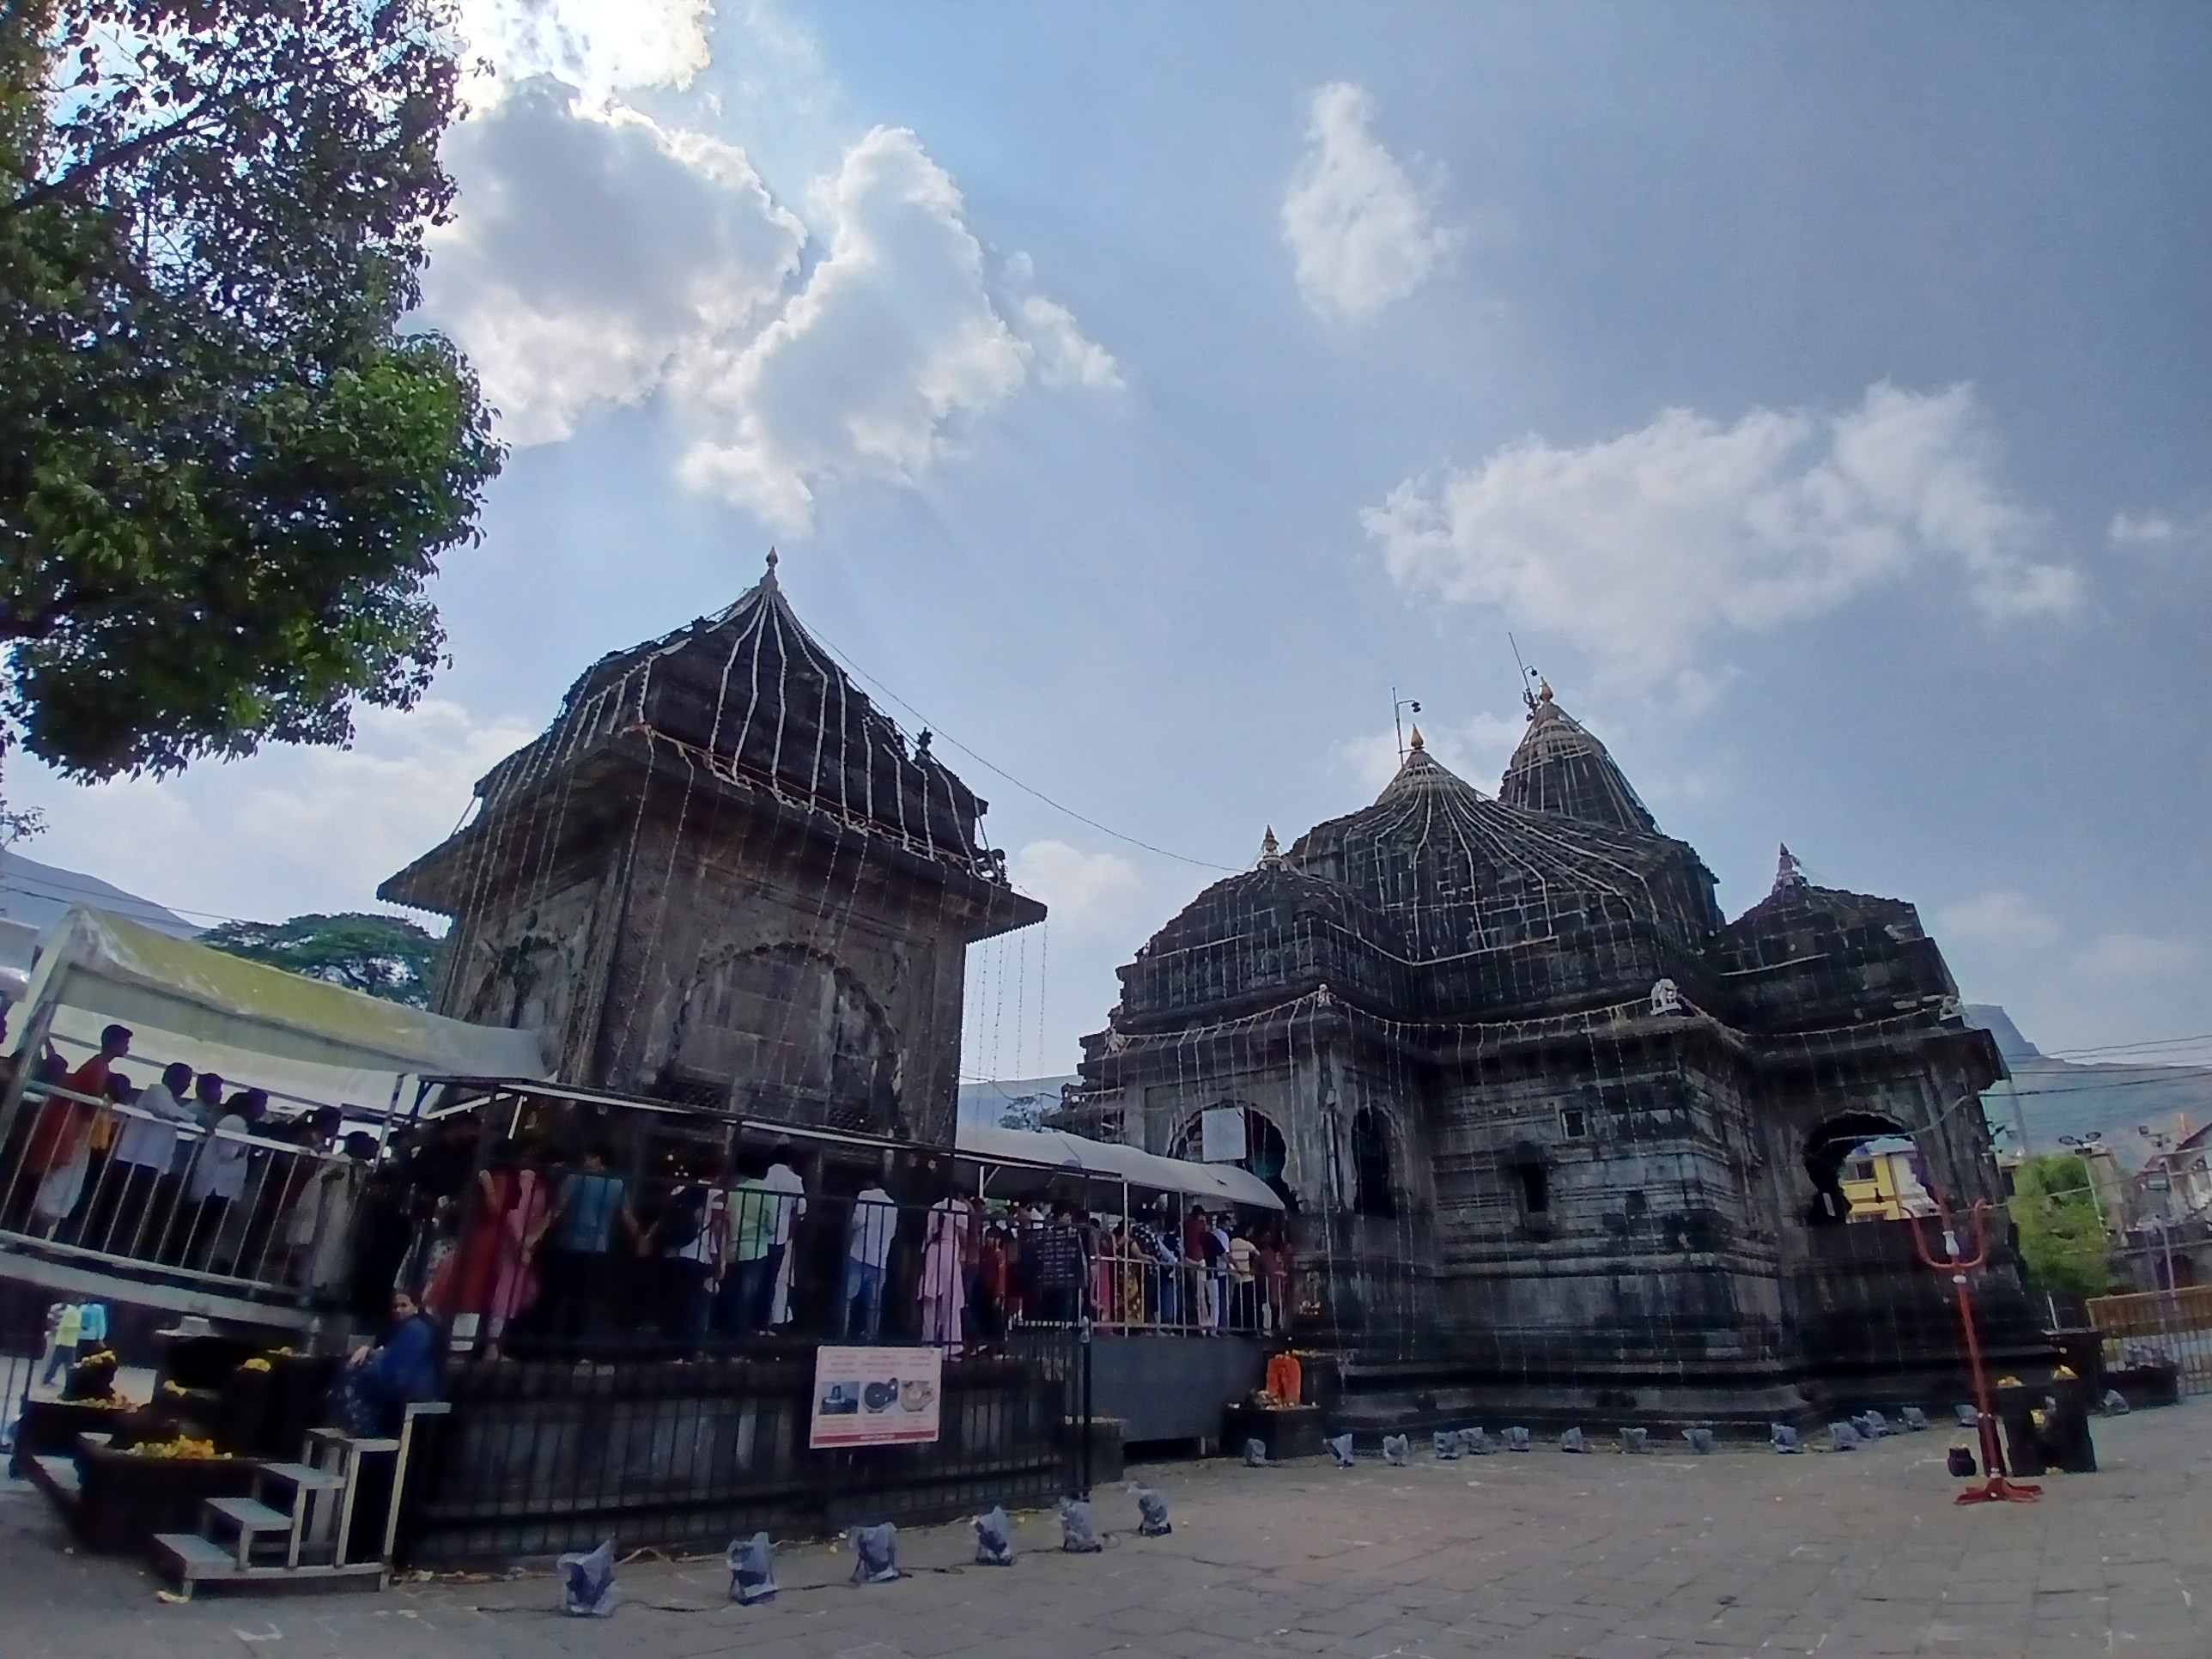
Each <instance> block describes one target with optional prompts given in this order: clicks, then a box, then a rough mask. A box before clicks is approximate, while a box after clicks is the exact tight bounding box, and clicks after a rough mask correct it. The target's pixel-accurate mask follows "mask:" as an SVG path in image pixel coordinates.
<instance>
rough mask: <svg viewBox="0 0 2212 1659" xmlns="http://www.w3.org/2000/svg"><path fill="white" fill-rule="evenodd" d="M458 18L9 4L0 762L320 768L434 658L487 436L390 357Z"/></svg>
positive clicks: (406, 303)
mask: <svg viewBox="0 0 2212 1659" xmlns="http://www.w3.org/2000/svg"><path fill="white" fill-rule="evenodd" d="M453 21H454V20H453V9H452V5H451V3H450V0H9V3H7V4H5V5H4V6H0V752H4V749H5V747H6V746H7V745H9V744H12V743H14V742H15V741H21V743H22V744H24V746H25V747H27V749H28V750H30V751H31V752H32V753H33V754H35V755H38V756H39V757H41V758H42V759H44V760H46V761H47V762H48V763H52V765H54V766H56V767H57V768H58V769H61V770H62V771H63V772H64V773H65V774H67V775H71V776H74V777H77V778H81V779H95V778H102V777H108V776H112V775H116V774H118V773H120V772H137V771H147V770H150V771H153V772H155V773H157V774H158V773H165V772H169V771H173V770H174V769H178V768H179V767H181V766H183V765H185V763H187V762H189V761H191V760H193V759H195V758H197V757H203V756H206V755H243V754H248V753H251V752H252V750H254V749H256V748H257V747H258V745H259V744H262V743H264V742H266V741H270V740H277V741H284V742H295V743H314V744H342V743H343V742H345V741H347V740H348V739H349V737H350V736H351V733H352V723H351V714H352V710H353V708H355V706H356V704H357V703H360V702H368V703H372V704H379V705H383V706H386V707H396V708H404V707H407V706H408V705H410V704H411V703H412V702H414V701H415V699H416V697H418V696H420V695H421V694H422V690H423V689H424V688H425V686H426V685H427V684H428V681H429V679H430V676H431V674H432V672H433V671H434V670H435V668H436V667H437V666H439V665H441V662H442V660H443V653H444V639H443V635H442V634H441V630H440V628H439V623H438V618H437V614H436V612H435V610H434V609H433V607H432V606H431V605H430V603H429V600H428V597H427V595H426V591H425V584H426V582H427V580H428V578H429V577H430V575H431V574H433V573H434V572H435V569H436V566H437V561H438V559H439V557H440V556H441V554H442V553H444V552H445V551H446V550H448V549H450V548H452V547H453V546H455V545H457V544H461V543H463V542H468V541H472V540H473V539H474V538H475V537H476V535H477V528H476V514H477V502H478V499H479V497H480V495H481V493H482V491H483V487H484V485H485V483H487V482H488V481H489V479H490V478H491V477H493V476H494V475H495V473H496V471H498V468H499V465H500V460H501V451H500V449H499V447H498V446H497V445H496V444H495V442H494V441H492V438H491V435H490V427H489V410H487V409H486V407H485V406H484V404H483V399H482V397H481V395H480V393H479V392H478V389H477V383H476V380H475V378H474V376H473V374H471V371H470V369H469V368H468V366H467V364H466V362H465V361H464V360H463V359H462V357H461V356H459V353H458V352H457V351H456V350H455V349H453V346H452V345H450V344H449V343H447V341H445V340H444V339H442V338H441V337H438V336H436V335H433V334H428V333H422V332H412V333H408V332H403V331H401V322H402V319H404V317H405V315H406V313H408V311H409V310H410V307H412V306H413V305H414V304H415V301H416V295H417V278H418V273H419V271H420V270H421V267H422V262H423V236H424V233H425V232H426V230H427V229H428V228H429V227H430V226H432V225H435V224H437V223H440V222H443V221H444V220H445V219H446V218H447V214H448V209H449V207H450V204H451V203H452V200H453V184H452V182H451V180H449V179H447V176H446V174H445V173H444V171H443V170H442V169H441V167H440V165H439V161H438V142H439V138H440V137H441V134H442V132H443V131H444V130H445V128H446V127H447V125H448V124H449V123H450V122H451V121H452V120H453V118H454V117H455V115H456V113H457V112H458V105H457V94H458V87H459V64H457V62H456V60H455V58H454V55H453V46H452V41H453V34H452V33H451V29H452V26H453Z"/></svg>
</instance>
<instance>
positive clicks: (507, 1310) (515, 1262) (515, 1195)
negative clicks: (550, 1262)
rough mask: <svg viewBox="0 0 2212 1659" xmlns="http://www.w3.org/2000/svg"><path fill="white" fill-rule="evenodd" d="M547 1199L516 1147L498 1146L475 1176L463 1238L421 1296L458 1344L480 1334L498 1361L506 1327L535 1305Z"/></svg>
mask: <svg viewBox="0 0 2212 1659" xmlns="http://www.w3.org/2000/svg"><path fill="white" fill-rule="evenodd" d="M476 1200H477V1205H476V1214H475V1216H474V1217H473V1218H471V1221H470V1223H469V1231H468V1237H466V1238H465V1239H463V1240H462V1242H461V1244H460V1247H459V1249H456V1250H455V1251H454V1252H453V1254H452V1255H449V1256H447V1258H446V1260H445V1261H444V1263H443V1264H442V1265H441V1267H440V1268H439V1270H438V1273H437V1275H436V1277H435V1279H433V1280H432V1281H431V1285H430V1288H429V1289H428V1291H427V1292H425V1294H424V1296H423V1298H422V1299H423V1303H424V1304H425V1305H426V1306H428V1308H429V1309H430V1310H431V1311H432V1312H434V1313H435V1314H436V1315H437V1316H439V1317H440V1318H441V1319H444V1320H446V1321H447V1322H448V1323H449V1326H450V1328H451V1329H452V1331H453V1335H454V1337H455V1339H456V1340H466V1339H467V1338H469V1337H471V1336H481V1338H482V1339H483V1344H484V1347H483V1357H484V1358H487V1359H496V1358H499V1357H500V1355H499V1345H500V1340H501V1337H503V1336H504V1335H505V1334H507V1323H508V1322H509V1321H510V1320H512V1319H513V1318H514V1317H515V1316H517V1315H518V1314H520V1313H522V1312H523V1311H524V1310H526V1309H528V1308H529V1307H530V1306H531V1305H532V1304H534V1303H535V1302H536V1301H537V1300H538V1270H537V1257H538V1243H539V1242H540V1241H541V1240H542V1239H543V1238H544V1234H545V1229H546V1226H547V1225H548V1223H549V1222H550V1220H551V1219H552V1208H553V1206H552V1202H551V1200H552V1194H551V1193H550V1190H549V1189H548V1186H547V1183H546V1181H545V1177H544V1176H542V1175H540V1174H539V1173H538V1171H537V1170H533V1169H532V1168H531V1167H530V1165H529V1164H527V1163H526V1162H525V1161H524V1159H523V1158H522V1156H521V1153H520V1151H519V1150H518V1149H517V1148H516V1146H515V1145H514V1143H513V1142H512V1141H502V1142H501V1143H500V1145H499V1146H497V1147H496V1148H495V1150H494V1151H493V1153H492V1156H491V1162H490V1164H489V1167H488V1168H486V1169H483V1170H479V1171H478V1172H477V1192H476Z"/></svg>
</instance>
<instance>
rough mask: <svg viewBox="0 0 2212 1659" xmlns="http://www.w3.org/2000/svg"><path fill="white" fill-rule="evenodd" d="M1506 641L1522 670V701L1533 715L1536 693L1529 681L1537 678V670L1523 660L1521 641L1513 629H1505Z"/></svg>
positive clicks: (1518, 666)
mask: <svg viewBox="0 0 2212 1659" xmlns="http://www.w3.org/2000/svg"><path fill="white" fill-rule="evenodd" d="M1505 643H1506V644H1507V645H1509V646H1510V647H1512V648H1513V665H1514V666H1515V667H1516V668H1517V669H1519V670H1520V671H1521V701H1522V702H1523V703H1525V704H1527V705H1528V713H1529V714H1530V715H1531V716H1532V717H1533V716H1534V714H1535V712H1536V694H1535V693H1534V691H1532V690H1529V689H1528V682H1529V681H1531V680H1533V679H1534V678H1537V675H1536V671H1535V670H1534V669H1533V668H1531V667H1529V666H1528V664H1527V663H1525V662H1523V661H1522V660H1521V643H1520V641H1517V640H1516V639H1515V638H1514V637H1513V630H1512V629H1510V628H1509V629H1506V630H1505Z"/></svg>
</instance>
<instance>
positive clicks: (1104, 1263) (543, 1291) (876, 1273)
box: [0, 1025, 1289, 1358]
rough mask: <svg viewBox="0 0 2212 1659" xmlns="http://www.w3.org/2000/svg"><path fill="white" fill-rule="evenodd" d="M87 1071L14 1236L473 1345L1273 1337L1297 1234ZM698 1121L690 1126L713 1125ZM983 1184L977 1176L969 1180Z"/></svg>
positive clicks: (677, 1138)
mask: <svg viewBox="0 0 2212 1659" xmlns="http://www.w3.org/2000/svg"><path fill="white" fill-rule="evenodd" d="M130 1053H131V1031H130V1030H128V1029H127V1028H125V1027H123V1026H121V1025H113V1026H110V1027H109V1028H108V1029H107V1030H106V1032H104V1033H103V1035H102V1037H101V1041H100V1049H99V1052H98V1053H97V1054H94V1055H93V1056H92V1057H91V1058H90V1059H88V1060H85V1061H84V1062H83V1063H82V1064H81V1065H79V1066H76V1067H74V1068H71V1067H69V1066H66V1065H64V1063H63V1062H62V1061H61V1060H58V1058H57V1057H56V1056H54V1055H53V1054H52V1052H51V1050H49V1051H48V1053H47V1054H45V1055H43V1056H42V1057H41V1059H40V1062H39V1064H40V1073H39V1076H40V1081H41V1082H42V1083H45V1084H46V1085H51V1087H52V1089H53V1090H54V1091H57V1092H52V1093H45V1092H42V1091H33V1093H32V1095H30V1096H28V1097H26V1099H25V1100H24V1102H23V1103H22V1107H21V1110H20V1111H19V1112H18V1114H17V1115H16V1118H15V1121H14V1125H13V1128H12V1130H11V1132H10V1133H9V1138H8V1141H7V1144H6V1146H4V1148H0V1227H5V1228H7V1229H9V1230H11V1231H17V1232H22V1233H27V1234H29V1235H31V1236H33V1237H41V1238H45V1239H48V1240H51V1241H53V1242H55V1243H61V1244H64V1245H75V1246H80V1247H82V1248H86V1249H94V1250H98V1251H102V1252H105V1253H107V1254H110V1255H120V1256H125V1257H129V1258H131V1259H133V1260H137V1261H149V1262H155V1263H159V1264H162V1265H166V1266H173V1267H183V1268H188V1269H191V1270H194V1271H197V1272H203V1273H217V1274H223V1275H228V1276H234V1277H237V1278H240V1279H252V1280H254V1281H257V1282H258V1283H260V1284H262V1285H280V1286H284V1287H288V1288H290V1289H292V1290H294V1291H297V1292H298V1293H300V1294H301V1296H302V1297H306V1298H308V1299H313V1300H317V1301H320V1302H324V1303H326V1304H328V1303H342V1304H346V1305H349V1307H350V1308H351V1310H352V1311H353V1312H354V1313H355V1315H356V1316H357V1318H358V1320H359V1321H360V1322H362V1323H363V1324H365V1325H370V1324H374V1323H376V1322H380V1320H381V1319H382V1318H383V1317H384V1316H385V1315H386V1312H387V1310H389V1309H390V1307H391V1305H392V1297H393V1296H394V1294H395V1293H398V1294H404V1295H405V1296H407V1297H409V1298H410V1302H411V1304H413V1305H415V1306H416V1308H417V1309H418V1310H419V1312H420V1314H422V1315H423V1316H428V1317H430V1318H433V1319H435V1321H436V1322H438V1323H439V1325H440V1326H441V1328H443V1329H444V1330H445V1331H446V1333H447V1336H448V1339H449V1340H451V1341H452V1343H453V1346H454V1347H455V1348H456V1350H457V1351H459V1352H470V1353H473V1354H474V1355H475V1356H477V1357H478V1358H498V1357H500V1356H501V1355H502V1354H504V1353H506V1352H510V1351H517V1352H540V1353H550V1352H560V1353H586V1352H594V1351H611V1350H619V1349H624V1348H641V1347H650V1348H653V1349H654V1350H656V1351H659V1352H675V1353H678V1354H679V1355H683V1356H696V1355H698V1354H701V1353H702V1352H707V1351H708V1350H710V1349H714V1350H720V1349H726V1348H727V1347H730V1346H734V1345H737V1344H738V1343H741V1342H744V1341H745V1340H750V1339H755V1338H758V1337H762V1336H764V1335H774V1334H797V1335H803V1336H805V1337H808V1338H811V1339H817V1340H833V1341H834V1340H848V1341H858V1342H875V1341H879V1340H886V1339H889V1340H918V1341H922V1342H927V1343H931V1344H936V1345H940V1346H945V1347H947V1348H951V1349H954V1350H958V1349H961V1348H963V1347H967V1346H974V1345H979V1344H980V1345H986V1346H989V1345H995V1344H999V1343H1001V1342H1003V1341H1004V1340H1006V1337H1007V1335H1008V1334H1009V1332H1011V1331H1012V1330H1013V1329H1014V1328H1017V1327H1018V1326H1020V1325H1023V1324H1025V1323H1026V1324H1037V1323H1042V1324H1070V1323H1073V1322H1076V1321H1078V1320H1079V1319H1084V1318H1088V1319H1090V1320H1091V1321H1093V1322H1097V1323H1098V1324H1100V1325H1102V1326H1103V1327H1105V1328H1109V1329H1121V1328H1128V1329H1171V1330H1172V1329H1180V1330H1187V1331H1191V1332H1195V1333H1201V1334H1216V1333H1221V1332H1226V1331H1232V1330H1233V1331H1240V1332H1247V1333H1254V1334H1279V1333H1281V1332H1283V1331H1284V1330H1285V1329H1286V1328H1287V1313H1288V1304H1289V1297H1288V1288H1289V1285H1288V1281H1289V1253H1288V1250H1287V1249H1286V1247H1285V1243H1284V1241H1283V1238H1282V1236H1281V1234H1280V1231H1279V1230H1278V1229H1276V1228H1273V1227H1272V1226H1271V1227H1268V1228H1267V1229H1265V1230H1255V1229H1254V1228H1252V1227H1250V1226H1249V1225H1243V1224H1242V1223H1240V1222H1239V1220H1238V1219H1237V1218H1236V1217H1235V1216H1234V1215H1233V1214H1231V1212H1227V1211H1220V1212H1209V1211H1208V1210H1206V1208H1205V1207H1204V1206H1199V1205H1192V1206H1189V1207H1188V1210H1187V1211H1183V1210H1181V1209H1180V1208H1179V1206H1178V1205H1177V1201H1176V1200H1174V1199H1171V1198H1164V1199H1160V1200H1156V1201H1155V1202H1154V1203H1152V1205H1150V1206H1146V1207H1138V1208H1134V1210H1133V1213H1131V1214H1128V1215H1127V1216H1120V1215H1103V1214H1092V1213H1091V1212H1088V1211H1086V1210H1085V1209H1084V1208H1083V1207H1082V1206H1080V1205H1079V1203H1077V1202H1076V1201H1075V1200H1074V1199H1073V1198H1066V1199H1061V1200H1058V1201H1052V1202H1047V1201H1045V1200H1039V1199H1034V1198H1032V1199H1029V1200H1023V1201H1018V1202H1008V1201H1004V1200H990V1201H986V1200H984V1199H982V1198H981V1197H980V1196H978V1195H977V1194H975V1193H974V1192H973V1191H972V1190H965V1189H963V1188H962V1186H961V1184H960V1183H958V1182H955V1183H953V1186H954V1189H953V1190H951V1191H946V1190H945V1187H944V1184H943V1182H942V1181H941V1180H940V1182H939V1188H938V1190H937V1193H936V1194H935V1195H934V1197H932V1196H930V1195H929V1194H926V1193H924V1194H917V1193H915V1191H913V1190H912V1188H911V1182H901V1183H899V1184H901V1196H898V1197H894V1196H893V1194H892V1192H891V1191H890V1188H889V1187H888V1186H887V1185H886V1182H887V1181H888V1180H890V1164H882V1165H881V1166H880V1167H878V1166H877V1165H876V1164H874V1163H872V1162H871V1160H872V1159H874V1158H877V1157H878V1155H877V1154H873V1153H859V1154H857V1155H854V1154H850V1153H847V1154H841V1155H840V1156H839V1157H837V1158H832V1157H830V1156H829V1155H828V1154H827V1153H825V1152H824V1151H823V1149H821V1148H820V1147H818V1146H817V1147H811V1148H810V1153H811V1155H810V1156H809V1157H806V1158H802V1157H801V1156H800V1154H799V1152H798V1151H797V1150H796V1149H795V1148H794V1147H793V1144H792V1143H791V1142H790V1141H789V1140H779V1141H775V1142H774V1143H771V1144H758V1143H753V1142H748V1141H746V1140H745V1139H742V1138H738V1139H736V1140H735V1144H731V1141H732V1137H731V1136H729V1135H728V1134H727V1133H724V1136H723V1140H722V1144H720V1146H702V1145H700V1144H699V1143H698V1140H697V1139H696V1138H694V1139H685V1138H684V1136H682V1135H674V1136H672V1137H671V1136H668V1135H664V1136H662V1138H661V1139H658V1140H656V1139H653V1138H652V1137H650V1136H641V1135H639V1134H637V1133H629V1134H626V1135H625V1134H623V1133H617V1132H616V1130H617V1127H618V1126H612V1125H608V1124H605V1123H602V1124H600V1125H599V1127H596V1128H595V1127H592V1126H591V1125H590V1124H587V1123H586V1122H585V1121H584V1120H582V1119H580V1118H575V1117H574V1116H573V1115H569V1116H562V1115H559V1114H557V1113H556V1114H554V1115H550V1116H547V1117H543V1118H538V1119H533V1120H532V1121H530V1122H528V1123H527V1124H525V1123H524V1120H523V1118H521V1117H514V1118H512V1119H511V1120H510V1121H509V1123H508V1127H509V1128H510V1130H513V1131H515V1133H512V1134H510V1135H507V1136H498V1135H495V1134H494V1133H492V1131H491V1130H490V1129H489V1127H487V1125H486V1123H485V1121H484V1120H483V1118H482V1117H480V1116H479V1115H478V1114H477V1113H476V1112H474V1111H460V1112H452V1113H448V1114H446V1115H441V1116H438V1117H434V1118H431V1119H429V1120H428V1121H423V1122H419V1123H413V1124H409V1125H405V1126H403V1127H400V1128H399V1129H398V1130H397V1131H396V1132H394V1133H391V1134H390V1135H389V1136H388V1137H386V1136H379V1135H372V1134H369V1133H363V1132H361V1131H358V1130H357V1131H356V1132H355V1133H343V1129H344V1124H345V1120H346V1114H345V1113H343V1112H342V1111H341V1110H339V1109H335V1108H329V1107H324V1108H316V1109H308V1110H305V1111H301V1112H298V1113H295V1114H291V1115H287V1114H285V1113H283V1112H282V1111H279V1110H272V1109H271V1104H270V1097H268V1095H267V1094H266V1093H264V1091H260V1090H258V1089H232V1088H230V1087H229V1086H228V1085H227V1084H226V1083H225V1081H224V1080H223V1079H222V1078H220V1077H217V1076H216V1075H215V1074H214V1073H198V1074H197V1075H196V1074H195V1073H193V1072H192V1070H191V1067H189V1066H184V1065H170V1066H165V1067H164V1068H162V1070H161V1073H160V1075H159V1077H158V1079H155V1080H153V1081H150V1082H148V1083H146V1084H145V1085H143V1086H140V1085H136V1084H134V1083H132V1082H131V1080H130V1079H128V1078H127V1077H126V1076H125V1073H123V1071H122V1070H121V1062H124V1061H125V1060H127V1059H128V1057H129V1055H130ZM695 1128H696V1126H695ZM970 1180H971V1181H972V1176H971V1177H970Z"/></svg>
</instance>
